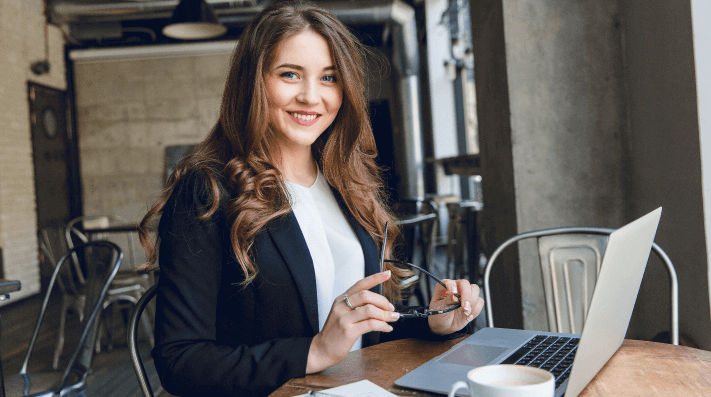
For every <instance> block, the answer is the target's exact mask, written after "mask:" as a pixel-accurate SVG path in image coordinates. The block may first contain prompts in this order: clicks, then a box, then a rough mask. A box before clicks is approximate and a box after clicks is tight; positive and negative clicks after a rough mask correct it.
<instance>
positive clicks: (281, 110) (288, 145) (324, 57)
mask: <svg viewBox="0 0 711 397" xmlns="http://www.w3.org/2000/svg"><path fill="white" fill-rule="evenodd" d="M337 74H338V73H337V70H336V66H335V64H334V62H333V59H332V58H331V52H330V50H329V48H328V43H327V42H326V39H324V38H323V36H321V35H319V34H318V33H316V32H314V31H313V30H310V29H306V30H304V31H302V32H300V33H298V34H296V35H294V36H291V37H289V38H287V39H285V40H284V41H282V42H281V43H280V44H279V46H278V48H277V49H276V54H275V56H274V60H273V62H272V64H271V65H270V66H269V68H268V69H267V72H266V75H265V83H266V89H267V96H268V98H269V122H270V124H271V126H272V128H273V129H274V131H275V132H276V136H277V143H278V146H279V148H280V150H281V151H282V154H284V152H298V151H303V150H308V151H309V153H310V148H311V145H312V144H313V143H314V142H315V141H316V139H317V138H318V137H319V136H320V135H321V134H322V133H323V132H324V131H325V130H326V128H328V126H330V125H331V123H333V120H334V119H335V118H336V115H337V114H338V110H339V109H340V108H341V101H342V95H343V90H342V88H341V85H340V83H339V81H338V79H337Z"/></svg>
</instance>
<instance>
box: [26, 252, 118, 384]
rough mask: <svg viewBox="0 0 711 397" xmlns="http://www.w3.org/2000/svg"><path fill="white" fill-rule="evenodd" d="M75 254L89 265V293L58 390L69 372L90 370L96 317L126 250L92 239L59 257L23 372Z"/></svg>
mask: <svg viewBox="0 0 711 397" xmlns="http://www.w3.org/2000/svg"><path fill="white" fill-rule="evenodd" d="M72 256H74V257H76V258H77V259H78V260H79V261H80V263H82V264H86V268H87V269H88V272H87V273H86V274H85V277H86V279H85V280H86V284H85V289H84V291H85V294H86V303H85V305H84V316H83V320H81V321H82V333H81V336H80V338H79V342H78V344H77V348H76V350H75V351H74V353H73V354H72V356H71V358H70V360H69V363H68V365H67V368H66V370H65V371H64V375H63V377H62V382H61V385H60V386H59V388H58V389H57V392H58V391H59V390H61V389H62V388H64V386H66V385H67V382H68V381H69V380H70V376H78V377H84V376H86V375H87V373H88V370H89V368H90V367H91V361H92V359H93V353H94V344H95V341H96V335H97V331H98V329H97V325H98V322H97V317H98V316H99V314H100V312H101V310H102V308H103V302H104V299H105V298H106V295H107V292H108V290H109V285H110V284H111V282H112V281H113V279H114V277H115V276H116V273H117V272H118V268H119V266H120V264H121V259H122V258H123V253H122V252H121V249H120V248H119V247H118V246H117V245H116V244H114V243H111V242H108V241H93V242H89V243H87V244H83V245H80V246H77V247H74V248H73V249H71V250H69V252H68V253H67V254H66V255H64V256H63V257H62V258H61V259H59V261H58V262H57V265H56V267H55V269H54V272H53V273H52V277H51V278H50V281H49V288H48V289H47V292H46V294H45V297H44V301H43V302H42V307H41V309H40V313H39V317H38V318H37V323H36V324H35V328H34V331H33V333H32V337H31V338H30V343H29V346H28V348H27V353H26V354H25V358H24V360H23V362H22V368H21V369H20V374H21V375H23V374H26V373H27V366H28V363H29V360H30V356H31V354H32V350H33V349H34V346H35V343H36V341H37V337H38V335H39V330H40V327H41V326H42V320H43V318H44V316H45V313H46V310H47V304H48V302H49V299H50V296H51V294H52V289H53V288H54V286H55V285H58V283H57V280H58V278H59V275H60V274H61V273H62V272H64V271H72V269H73V265H72V260H71V257H72Z"/></svg>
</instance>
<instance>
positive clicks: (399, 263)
mask: <svg viewBox="0 0 711 397" xmlns="http://www.w3.org/2000/svg"><path fill="white" fill-rule="evenodd" d="M385 230H386V232H387V228H386V229H385ZM384 261H385V262H390V263H395V264H398V265H405V266H410V267H414V268H415V269H417V270H419V271H421V272H422V273H425V274H426V275H428V276H430V277H432V278H433V279H434V280H435V281H436V282H437V283H438V284H439V285H441V286H443V287H444V289H448V288H447V285H445V284H444V283H443V282H442V280H440V279H438V278H437V277H436V276H435V275H434V274H432V273H430V272H428V271H427V270H425V269H423V268H421V267H419V266H417V265H413V264H412V263H409V262H401V261H396V260H393V259H385V260H384ZM454 296H456V297H457V298H459V299H460V300H461V299H462V297H461V296H460V295H459V294H458V293H456V292H455V293H454Z"/></svg>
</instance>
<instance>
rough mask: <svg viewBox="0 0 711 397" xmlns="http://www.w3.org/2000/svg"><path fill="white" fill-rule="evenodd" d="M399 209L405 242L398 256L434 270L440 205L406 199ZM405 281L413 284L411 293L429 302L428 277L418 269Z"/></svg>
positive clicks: (400, 247)
mask: <svg viewBox="0 0 711 397" xmlns="http://www.w3.org/2000/svg"><path fill="white" fill-rule="evenodd" d="M396 211H397V212H398V214H399V215H400V217H401V218H400V219H399V220H398V221H397V225H398V226H399V227H400V230H401V233H402V236H403V241H404V244H403V245H401V246H399V247H396V249H397V251H396V256H397V257H401V258H403V259H405V260H408V261H410V262H411V263H413V264H415V265H417V266H419V267H421V268H423V269H425V270H427V271H429V272H431V271H432V269H430V264H432V263H433V261H434V251H435V240H436V236H437V225H438V212H437V206H436V205H435V204H434V203H433V202H431V201H426V200H416V199H406V200H402V201H401V202H400V203H398V206H397V209H396ZM403 284H405V285H408V284H412V285H414V289H413V291H412V293H413V294H414V295H415V297H416V298H417V300H418V303H419V305H421V306H427V305H428V304H429V302H430V298H431V295H432V294H431V292H430V290H431V286H430V285H429V281H428V278H427V277H420V276H419V274H418V272H417V271H415V274H413V276H412V277H409V278H407V279H405V280H403Z"/></svg>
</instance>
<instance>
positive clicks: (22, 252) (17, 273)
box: [0, 0, 66, 302]
mask: <svg viewBox="0 0 711 397" xmlns="http://www.w3.org/2000/svg"><path fill="white" fill-rule="evenodd" d="M48 37H49V54H50V65H51V70H50V73H49V74H47V75H44V76H36V75H34V74H33V73H32V72H31V71H30V65H31V64H32V63H33V62H35V61H37V60H41V59H43V58H44V52H45V42H44V39H45V17H44V2H43V1H42V0H2V1H0V54H2V56H0V247H2V262H3V267H4V276H5V278H7V279H13V280H20V281H21V283H22V290H21V291H20V292H18V293H15V294H13V295H12V300H10V301H7V302H13V301H16V300H17V299H18V298H22V297H26V296H30V295H33V294H36V293H38V292H39V290H40V284H39V264H38V259H37V217H36V212H35V210H36V208H35V188H34V168H33V164H32V141H31V133H30V123H29V103H28V99H27V82H28V81H33V82H37V83H40V84H43V85H46V86H49V87H52V88H56V89H59V90H65V89H66V79H65V65H64V41H63V38H62V34H61V32H60V31H59V29H57V28H56V27H54V26H51V25H50V26H48Z"/></svg>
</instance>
